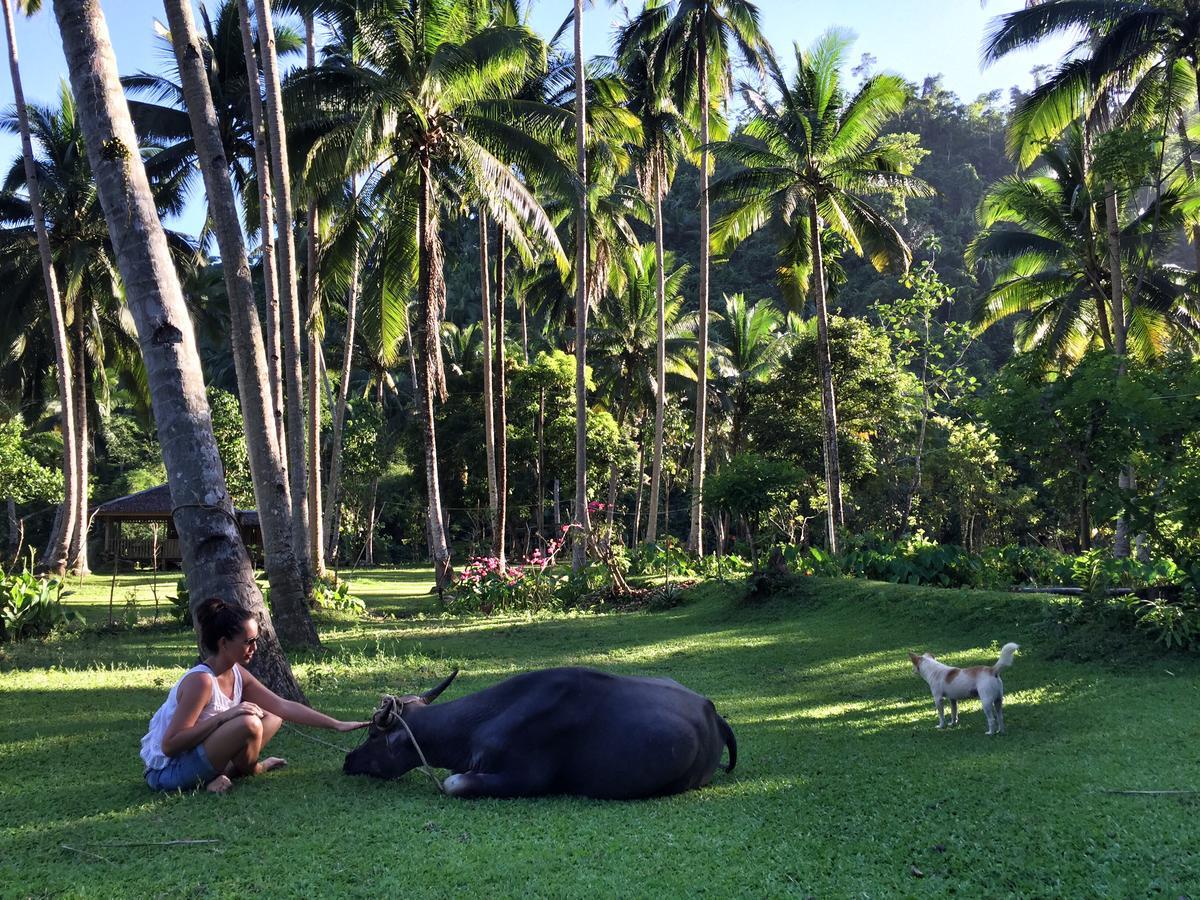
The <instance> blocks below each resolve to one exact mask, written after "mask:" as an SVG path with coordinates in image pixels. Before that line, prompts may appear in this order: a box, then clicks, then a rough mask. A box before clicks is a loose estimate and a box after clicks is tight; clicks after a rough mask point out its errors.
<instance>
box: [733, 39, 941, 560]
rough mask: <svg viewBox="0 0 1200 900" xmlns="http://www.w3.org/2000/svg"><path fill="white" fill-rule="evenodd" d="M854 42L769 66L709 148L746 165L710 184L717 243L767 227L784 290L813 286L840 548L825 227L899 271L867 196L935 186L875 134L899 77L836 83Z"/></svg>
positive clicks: (900, 102) (831, 538)
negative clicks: (771, 93)
mask: <svg viewBox="0 0 1200 900" xmlns="http://www.w3.org/2000/svg"><path fill="white" fill-rule="evenodd" d="M849 44H850V40H849V37H848V36H847V35H846V34H845V33H843V32H839V31H836V30H835V31H829V32H827V33H826V34H825V35H824V36H823V37H821V38H820V39H818V40H817V42H816V43H815V44H814V45H813V47H812V49H811V50H809V51H801V50H800V49H799V48H797V50H796V67H797V70H796V74H795V76H794V77H793V78H792V80H791V81H790V82H789V81H788V79H787V78H785V77H784V75H783V73H782V72H781V71H780V69H779V67H778V66H777V65H776V64H775V62H774V61H773V60H772V61H771V64H770V67H769V68H770V80H771V82H772V83H773V84H774V86H775V88H776V90H777V91H778V93H779V96H780V100H779V102H778V103H772V102H771V101H770V100H768V99H767V98H766V97H764V96H763V95H762V94H760V93H759V92H757V91H755V90H751V89H747V90H746V91H745V92H744V94H745V97H746V101H747V103H748V104H749V105H750V107H751V109H753V110H754V116H753V118H752V119H751V120H750V122H749V123H748V124H747V125H746V128H745V130H744V133H743V135H742V136H741V137H739V138H738V139H736V140H733V141H728V142H724V143H720V144H718V145H716V148H715V149H716V152H717V154H718V155H719V156H722V157H724V158H726V159H728V160H730V161H732V162H735V163H737V164H739V165H740V166H742V167H743V169H742V170H741V171H738V172H735V173H734V174H732V175H729V176H728V177H726V178H725V179H723V180H722V181H721V182H720V183H719V184H718V185H714V187H713V194H714V196H716V197H718V198H720V199H724V200H729V201H731V202H732V204H733V208H732V209H731V211H730V212H728V213H727V214H725V215H724V216H723V217H722V218H721V219H720V221H718V223H717V228H716V240H717V242H718V243H719V244H720V245H722V246H723V247H724V248H726V249H728V248H730V247H732V246H733V245H735V244H736V243H737V242H738V241H740V240H741V239H743V238H744V237H746V236H747V235H749V234H750V233H752V232H754V231H756V230H757V229H758V228H760V227H762V226H764V225H768V224H769V225H771V226H772V227H773V228H774V230H775V231H776V232H777V234H778V237H779V240H780V247H781V249H780V254H781V256H782V257H783V263H784V265H783V267H782V269H781V274H784V275H785V281H786V282H787V283H785V288H786V287H787V286H788V283H790V285H791V288H792V289H793V290H795V289H798V288H804V287H806V286H808V285H809V284H811V287H812V295H813V300H814V301H815V306H816V311H817V330H818V341H817V357H818V360H817V362H818V371H819V372H820V375H821V400H822V409H823V411H824V418H825V484H826V491H827V500H828V503H827V506H828V515H827V540H828V543H829V546H830V548H831V549H836V546H837V529H839V528H840V527H842V524H843V520H844V517H843V513H842V490H841V483H842V479H841V467H840V464H839V460H838V439H837V403H836V399H835V397H834V389H833V372H832V367H831V362H830V356H829V313H828V310H827V307H826V273H825V256H824V250H823V247H822V232H823V231H824V230H825V229H827V228H828V229H830V230H831V231H832V232H833V233H835V234H837V235H840V236H841V237H842V238H843V239H844V240H845V241H846V243H847V244H849V246H850V247H851V248H852V249H853V250H854V252H856V253H858V254H860V255H864V254H865V255H867V256H868V257H869V258H870V260H871V262H872V263H873V264H874V266H875V267H876V268H877V269H879V270H880V271H882V270H884V269H886V268H887V267H888V266H894V267H896V268H899V269H903V270H906V269H907V268H908V265H909V261H910V259H911V253H910V251H909V249H908V246H907V244H905V242H904V239H903V238H902V237H901V236H900V233H899V232H898V231H897V230H896V228H895V227H894V226H893V225H892V224H891V223H890V222H889V221H888V219H887V217H886V216H885V215H884V214H882V213H881V212H879V211H878V210H877V209H876V208H875V207H874V206H872V205H871V204H870V203H869V202H867V200H866V199H865V197H867V196H870V195H886V196H890V197H901V198H902V197H913V196H928V195H929V194H931V193H932V189H931V188H929V187H928V185H926V184H925V183H924V182H923V181H921V180H920V179H917V178H914V177H913V176H912V175H911V172H912V168H913V165H914V162H913V157H912V152H911V150H909V149H906V148H905V147H904V146H903V145H902V144H900V143H898V142H895V141H890V140H888V139H887V138H886V137H883V138H881V137H880V132H881V131H882V129H883V127H884V126H885V125H886V124H887V123H888V121H889V120H891V119H893V118H894V117H895V116H896V115H897V114H899V112H900V111H901V110H902V109H903V108H904V105H905V104H906V103H907V102H908V98H909V88H908V85H907V84H906V83H905V82H904V81H903V80H902V79H901V78H899V77H897V76H894V75H876V76H874V77H872V78H869V79H867V81H866V82H864V83H863V85H862V87H860V88H859V89H858V91H857V93H855V94H854V95H850V94H848V93H847V92H846V90H845V88H844V87H843V86H842V81H841V70H842V67H843V65H844V63H845V59H846V51H847V49H848V48H849Z"/></svg>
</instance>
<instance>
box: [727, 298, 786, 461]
mask: <svg viewBox="0 0 1200 900" xmlns="http://www.w3.org/2000/svg"><path fill="white" fill-rule="evenodd" d="M717 328H718V339H717V343H716V344H715V346H714V354H713V355H714V356H715V357H716V365H715V366H714V368H715V370H716V381H717V392H718V394H719V395H721V396H723V397H724V398H725V400H726V403H727V404H728V408H729V422H730V440H729V455H730V457H733V456H737V455H738V454H739V453H741V452H742V424H743V422H744V420H745V416H746V402H747V400H748V392H749V388H750V387H751V385H754V384H759V383H761V382H763V381H766V380H767V379H768V378H770V377H771V375H772V373H774V371H775V370H776V369H777V368H778V366H779V363H780V362H781V361H782V360H783V358H784V356H785V353H786V350H787V346H788V344H789V342H790V336H789V335H788V333H787V332H786V331H784V316H783V314H782V313H780V311H779V310H778V309H776V308H775V306H774V305H773V304H772V303H771V301H770V300H759V301H758V302H757V303H754V304H748V303H747V302H746V298H745V297H743V296H742V295H741V294H734V295H733V296H732V297H729V296H726V297H725V312H724V313H723V314H722V315H721V317H720V320H719V321H718V323H717Z"/></svg>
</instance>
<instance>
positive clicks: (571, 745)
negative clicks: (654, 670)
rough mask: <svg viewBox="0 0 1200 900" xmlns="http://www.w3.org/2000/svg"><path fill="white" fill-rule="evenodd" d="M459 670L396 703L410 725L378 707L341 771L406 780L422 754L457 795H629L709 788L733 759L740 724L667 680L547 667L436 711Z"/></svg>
mask: <svg viewBox="0 0 1200 900" xmlns="http://www.w3.org/2000/svg"><path fill="white" fill-rule="evenodd" d="M456 674H458V673H457V671H455V673H454V674H452V675H451V676H450V677H449V678H447V679H446V680H445V681H443V682H442V683H441V684H439V685H438V686H437V687H435V688H433V689H432V690H429V691H427V692H426V693H424V694H421V695H419V696H409V697H403V698H399V700H398V701H397V702H398V704H399V706H398V708H397V711H398V712H399V715H400V716H402V717H403V722H401V721H399V717H397V716H395V715H393V716H392V719H391V721H390V722H384V727H382V728H381V727H379V725H378V723H379V718H378V714H377V718H376V722H377V724H376V725H373V726H372V728H371V732H370V734H369V736H368V738H367V739H366V741H364V742H363V743H362V744H361V745H360V746H359V747H357V748H356V749H354V750H352V751H351V752H350V753H348V754H346V761H345V764H344V766H343V770H344V771H345V772H346V773H347V774H349V775H373V776H375V777H377V778H399V777H400V776H401V775H403V774H405V773H406V772H408V771H410V770H411V769H414V768H416V767H418V766H420V765H421V761H422V754H423V755H424V758H425V759H426V760H427V761H428V763H429V765H431V766H436V767H438V768H443V769H449V770H450V771H451V772H453V773H454V774H452V775H450V776H449V777H448V778H447V779H446V781H445V790H446V793H448V794H451V795H453V796H456V797H533V796H539V795H542V794H578V795H581V796H584V797H595V798H599V799H607V800H632V799H635V798H639V797H658V796H663V795H666V794H678V793H680V792H681V791H687V790H691V789H692V788H698V787H701V786H703V785H705V784H707V783H708V782H709V781H710V780H711V779H712V776H713V773H714V772H715V771H716V768H717V764H718V763H719V762H720V761H721V753H722V751H723V750H724V748H725V747H728V748H729V764H728V765H727V766H726V767H725V771H727V772H729V771H732V770H733V767H734V764H735V763H736V762H737V742H736V741H735V740H734V737H733V730H732V729H731V728H730V727H729V723H727V722H726V721H725V720H724V719H723V718H721V717H720V716H719V715H717V711H716V709H715V708H714V707H713V704H712V701H711V700H709V699H708V698H707V697H702V696H701V695H700V694H697V693H694V692H693V691H689V690H688V689H687V688H685V687H683V686H682V685H681V684H678V683H677V682H675V681H672V680H670V679H669V678H631V677H627V676H624V675H609V674H607V673H605V672H597V671H595V670H592V669H580V668H564V669H543V670H541V671H537V672H527V673H525V674H523V675H516V676H513V677H512V678H509V679H507V680H505V681H502V682H500V683H499V684H497V685H494V686H492V687H490V688H487V689H486V690H482V691H479V692H478V693H475V694H469V695H467V696H465V697H460V698H459V699H457V700H452V701H451V702H449V703H443V704H440V705H438V706H433V705H432V703H433V701H434V699H435V698H436V697H437V696H438V694H440V693H441V692H442V691H443V690H445V689H446V687H447V685H449V684H450V682H451V681H453V680H454V675H456ZM405 726H407V727H405ZM414 741H415V744H414Z"/></svg>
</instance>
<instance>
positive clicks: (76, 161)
mask: <svg viewBox="0 0 1200 900" xmlns="http://www.w3.org/2000/svg"><path fill="white" fill-rule="evenodd" d="M24 113H25V122H26V127H27V128H28V129H29V131H30V138H31V147H36V148H37V155H35V157H34V159H35V163H36V166H35V172H36V175H37V180H36V183H35V184H34V188H35V190H36V191H37V194H38V197H39V199H40V208H41V221H42V222H43V223H44V224H45V225H46V226H47V232H48V237H47V240H48V243H49V249H50V254H51V260H52V263H53V267H54V270H55V279H56V283H57V284H62V285H63V286H64V288H63V292H62V299H63V301H64V304H65V306H66V312H67V314H68V315H69V316H70V324H71V325H72V326H73V327H72V329H71V331H72V333H71V337H70V340H69V342H68V352H69V357H68V363H67V364H68V367H69V369H70V370H71V371H72V373H73V378H72V385H71V391H72V397H71V408H72V418H73V422H72V433H73V435H74V438H75V442H76V443H75V449H76V454H75V456H74V462H73V468H74V470H75V472H76V473H77V475H78V477H79V480H80V485H81V486H83V487H82V488H81V490H80V493H79V497H80V499H79V500H77V502H76V505H75V506H74V507H73V509H72V513H73V517H72V518H73V522H74V534H73V539H72V541H71V543H70V545H69V551H70V552H69V553H68V556H67V560H68V562H69V564H70V568H71V569H72V570H73V571H75V572H77V573H80V574H83V573H85V572H86V571H87V568H88V559H87V541H86V535H87V525H88V518H87V497H86V493H87V492H86V489H85V487H86V484H87V471H88V456H89V450H90V446H91V439H90V437H89V429H88V424H89V416H88V410H89V399H90V398H96V399H100V398H103V397H104V396H105V395H107V393H108V387H107V380H106V374H105V372H106V367H107V366H109V365H115V366H117V367H119V368H120V369H121V370H122V371H125V372H131V371H136V370H137V369H138V368H140V362H139V361H138V353H137V340H136V337H135V336H134V335H133V334H132V333H131V329H130V328H129V327H128V325H127V324H126V323H125V322H123V321H122V315H121V308H120V304H119V302H118V301H117V299H116V298H119V297H120V296H121V293H122V291H121V287H120V283H119V279H118V278H116V276H115V272H116V266H115V263H114V259H113V251H112V245H111V239H110V236H109V231H108V225H107V223H106V222H105V220H104V215H103V212H102V211H101V209H100V207H99V204H98V202H97V198H96V190H95V184H94V179H93V175H92V171H91V167H90V166H89V164H88V160H87V152H86V148H85V146H84V139H83V133H82V131H81V130H80V124H79V120H78V116H77V115H76V108H75V101H74V98H73V97H72V96H71V92H70V90H69V89H68V88H67V87H66V86H65V85H64V86H63V87H62V89H61V93H60V98H59V104H58V106H57V107H43V106H26V107H25V108H24ZM0 129H3V130H7V131H17V130H18V129H19V120H18V117H17V116H16V115H15V114H14V115H13V116H9V117H5V118H4V119H0ZM142 152H143V156H144V158H147V159H155V158H157V156H158V155H159V153H160V151H159V149H158V148H155V147H152V146H146V147H143V151H142ZM162 174H163V177H162V178H160V179H156V180H155V181H154V182H153V183H152V185H151V189H152V192H153V194H154V200H155V203H156V205H157V207H158V208H159V209H160V210H162V211H164V212H167V211H177V210H178V209H180V208H181V207H182V204H183V197H184V184H185V181H186V174H185V173H184V172H183V171H182V170H177V171H176V172H174V173H171V172H169V171H166V170H165V169H164V170H163V172H162ZM22 189H23V190H24V191H25V194H26V197H28V196H29V195H30V189H29V184H28V183H27V180H26V170H25V166H24V164H23V160H18V161H17V162H15V163H14V165H13V166H12V168H11V169H10V170H9V172H8V173H7V177H6V179H5V181H4V185H3V190H4V192H5V193H4V206H5V213H4V217H5V219H6V223H7V225H8V227H6V228H5V229H4V230H3V231H2V232H0V273H2V274H0V277H3V278H4V283H5V284H6V285H8V286H9V287H10V288H15V287H16V285H21V286H22V288H21V289H19V290H13V291H11V292H6V297H9V298H11V300H13V301H15V302H14V306H15V309H14V310H13V312H15V315H14V316H12V317H9V318H8V320H7V321H6V323H5V325H6V327H8V328H9V329H11V330H10V331H9V334H10V336H11V342H10V343H9V344H8V345H9V346H10V347H11V348H12V353H13V355H14V356H15V357H21V356H26V355H27V354H28V353H29V351H30V350H31V349H33V348H31V343H36V340H35V341H32V342H31V340H30V339H31V338H32V337H33V336H34V335H37V334H44V335H46V344H47V346H50V345H52V344H53V338H52V332H53V328H54V325H53V320H52V319H51V320H50V321H46V320H45V318H44V316H43V315H42V314H41V311H42V307H41V306H40V304H27V303H21V302H19V301H20V299H21V298H22V297H23V296H29V295H32V296H40V295H42V293H43V291H44V287H45V280H44V278H43V277H42V276H41V272H40V251H39V250H38V249H37V240H36V223H35V217H34V215H33V210H32V205H31V203H30V202H29V201H28V200H27V199H24V198H22V197H21V196H20V195H19V194H18V193H17V192H18V191H21V190H22ZM168 239H169V241H170V246H171V250H172V253H173V254H174V257H175V261H176V265H177V266H180V267H182V268H183V269H187V268H189V267H191V266H193V265H194V263H195V261H196V252H195V248H194V247H193V246H192V243H191V242H190V240H188V239H187V238H184V237H183V236H181V235H178V234H169V235H168ZM46 309H47V310H48V309H49V305H48V304H47V307H46ZM47 332H49V333H47ZM34 352H37V351H36V350H35V351H34Z"/></svg>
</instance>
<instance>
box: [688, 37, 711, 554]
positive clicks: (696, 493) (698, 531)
mask: <svg viewBox="0 0 1200 900" xmlns="http://www.w3.org/2000/svg"><path fill="white" fill-rule="evenodd" d="M698 57H699V58H698V60H697V64H698V67H699V68H697V70H696V71H697V72H698V73H699V75H698V83H699V88H700V147H701V150H700V322H699V324H698V326H697V330H698V334H697V337H698V341H697V347H698V350H699V353H698V359H697V367H696V436H695V445H694V451H693V455H692V521H691V530H690V531H689V533H688V550H689V551H691V552H692V553H694V554H696V555H697V556H703V555H704V464H705V449H706V447H705V444H706V437H705V422H706V419H707V412H708V265H709V261H708V257H709V247H708V242H709V235H708V232H709V223H708V140H709V137H708V51H707V45H706V44H705V40H704V39H701V41H700V46H699V51H698Z"/></svg>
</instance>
